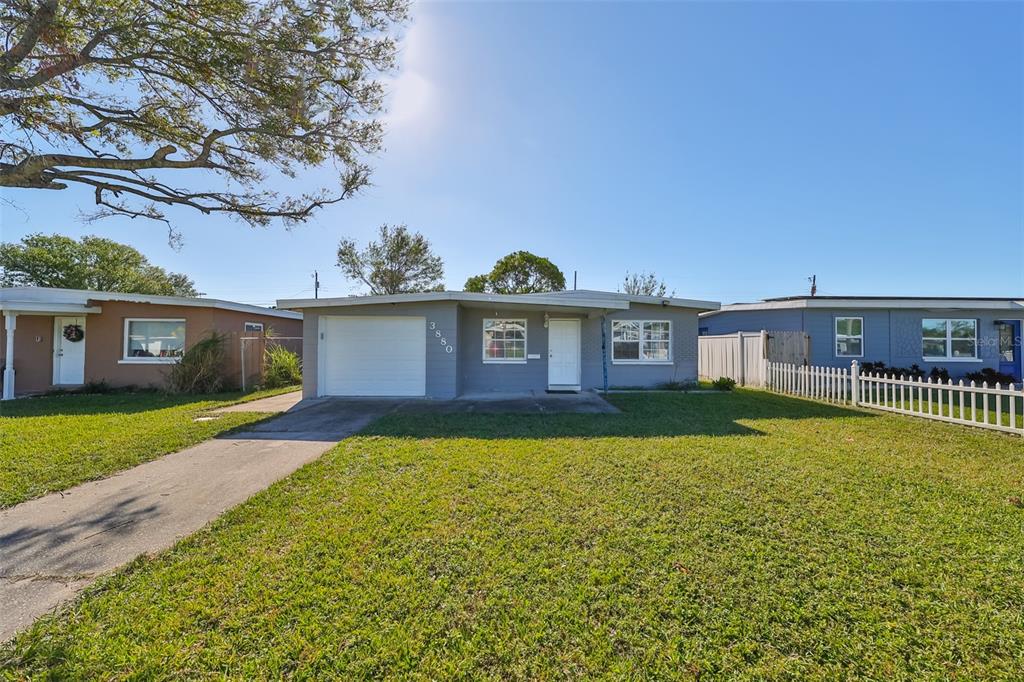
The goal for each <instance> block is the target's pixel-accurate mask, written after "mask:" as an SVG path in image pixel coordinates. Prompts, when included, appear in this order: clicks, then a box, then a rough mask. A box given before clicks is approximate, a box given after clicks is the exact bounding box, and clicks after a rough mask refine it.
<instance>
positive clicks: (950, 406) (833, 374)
mask: <svg viewBox="0 0 1024 682" xmlns="http://www.w3.org/2000/svg"><path fill="white" fill-rule="evenodd" d="M766 387H767V388H768V390H771V391H776V392H778V393H787V394H789V395H797V396H801V397H804V398H813V399H816V400H823V401H825V402H830V403H838V404H851V405H855V406H859V407H868V408H871V409H875V410H885V411H886V412H895V413H897V414H905V415H910V416H913V417H922V418H924V419H934V420H937V421H944V422H949V423H952V424H964V425H966V426H976V427H979V428H983V429H992V430H995V431H1004V432H1007V433H1015V434H1017V435H1020V436H1024V387H1017V386H1015V385H1014V384H1009V385H1008V386H1007V387H1005V388H1004V387H1003V386H1002V385H1001V384H996V385H995V386H989V385H988V383H982V385H981V386H978V385H977V384H975V382H973V381H971V382H969V383H966V384H965V383H964V382H963V380H960V381H958V382H954V381H953V380H949V381H948V382H942V381H937V380H932V379H931V378H928V379H920V378H909V379H908V378H907V377H904V376H899V377H897V376H893V375H885V374H877V373H870V372H862V371H861V369H860V366H859V364H858V363H857V362H856V361H854V362H853V363H852V364H851V366H850V369H849V370H847V369H845V368H843V369H839V368H835V367H808V366H801V365H794V364H788V363H781V362H769V363H768V370H767V382H766Z"/></svg>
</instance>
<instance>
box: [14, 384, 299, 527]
mask: <svg viewBox="0 0 1024 682" xmlns="http://www.w3.org/2000/svg"><path fill="white" fill-rule="evenodd" d="M286 390H294V389H286ZM282 392H284V391H282V390H276V391H263V392H257V393H249V394H244V395H243V394H241V393H223V394H217V395H211V396H172V395H165V394H162V393H112V394H99V395H62V396H52V397H42V398H26V399H22V400H15V401H11V402H6V403H4V404H3V406H2V407H0V508H3V507H8V506H11V505H15V504H17V503H19V502H24V501H25V500H28V499H31V498H33V497H39V496H41V495H45V494H46V493H49V492H53V491H56V490H66V489H68V488H70V487H72V486H74V485H77V484H79V483H82V482H84V481H90V480H93V479H96V478H102V477H104V476H108V475H110V474H112V473H114V472H116V471H121V470H123V469H127V468H129V467H132V466H134V465H136V464H139V463H141V462H145V461H147V460H150V459H154V458H156V457H159V456H160V455H165V454H167V453H169V452H174V451H175V450H180V449H182V448H184V447H188V446H189V445H194V444H195V443H198V442H200V441H203V440H206V439H207V438H212V437H213V436H216V435H217V434H220V433H223V432H225V431H228V430H230V429H233V428H236V427H238V426H242V425H245V424H250V423H252V422H255V421H258V420H260V419H263V418H265V417H266V416H268V415H265V414H259V413H253V412H236V413H230V414H223V415H220V416H218V417H217V418H216V419H214V420H211V421H198V422H197V421H195V418H196V417H197V416H199V415H200V414H201V413H202V412H205V411H206V410H209V409H212V408H216V407H222V406H225V405H230V404H232V403H237V402H240V401H247V400H255V399H257V398H265V397H267V396H269V395H274V394H276V393H282Z"/></svg>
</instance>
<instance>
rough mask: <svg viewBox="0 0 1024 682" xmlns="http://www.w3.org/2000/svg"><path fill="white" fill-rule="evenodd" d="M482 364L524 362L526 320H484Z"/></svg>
mask: <svg viewBox="0 0 1024 682" xmlns="http://www.w3.org/2000/svg"><path fill="white" fill-rule="evenodd" d="M484 362H511V363H523V362H526V320H522V319H489V320H484Z"/></svg>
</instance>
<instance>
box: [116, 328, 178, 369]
mask: <svg viewBox="0 0 1024 682" xmlns="http://www.w3.org/2000/svg"><path fill="white" fill-rule="evenodd" d="M184 353H185V320H178V319H140V318H134V319H131V318H130V319H127V320H125V321H124V355H123V357H122V362H140V363H145V362H177V361H178V359H179V358H180V357H181V356H182V355H183V354H184Z"/></svg>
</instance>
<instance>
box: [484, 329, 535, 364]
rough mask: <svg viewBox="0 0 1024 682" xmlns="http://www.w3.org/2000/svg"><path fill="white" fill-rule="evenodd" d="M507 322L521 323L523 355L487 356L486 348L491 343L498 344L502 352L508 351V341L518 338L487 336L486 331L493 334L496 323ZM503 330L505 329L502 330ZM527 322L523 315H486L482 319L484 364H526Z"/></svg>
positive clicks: (489, 346) (490, 345)
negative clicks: (518, 356)
mask: <svg viewBox="0 0 1024 682" xmlns="http://www.w3.org/2000/svg"><path fill="white" fill-rule="evenodd" d="M509 322H515V323H521V324H522V325H523V357H521V358H517V357H512V358H510V357H493V356H490V357H489V356H488V350H489V349H490V348H491V347H492V344H495V343H497V344H499V345H500V347H501V348H502V353H503V354H506V353H507V352H508V348H507V346H508V343H507V342H508V341H517V340H518V339H505V338H502V339H495V338H490V339H489V338H488V333H491V334H493V333H494V331H496V329H495V327H496V326H497V325H498V324H504V323H509ZM502 331H505V330H502ZM527 332H528V330H527V322H526V318H524V317H488V318H485V319H484V323H483V337H482V338H483V349H482V351H481V352H482V355H483V361H484V364H488V365H490V364H495V365H525V364H526V353H527V348H528V346H527Z"/></svg>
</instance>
